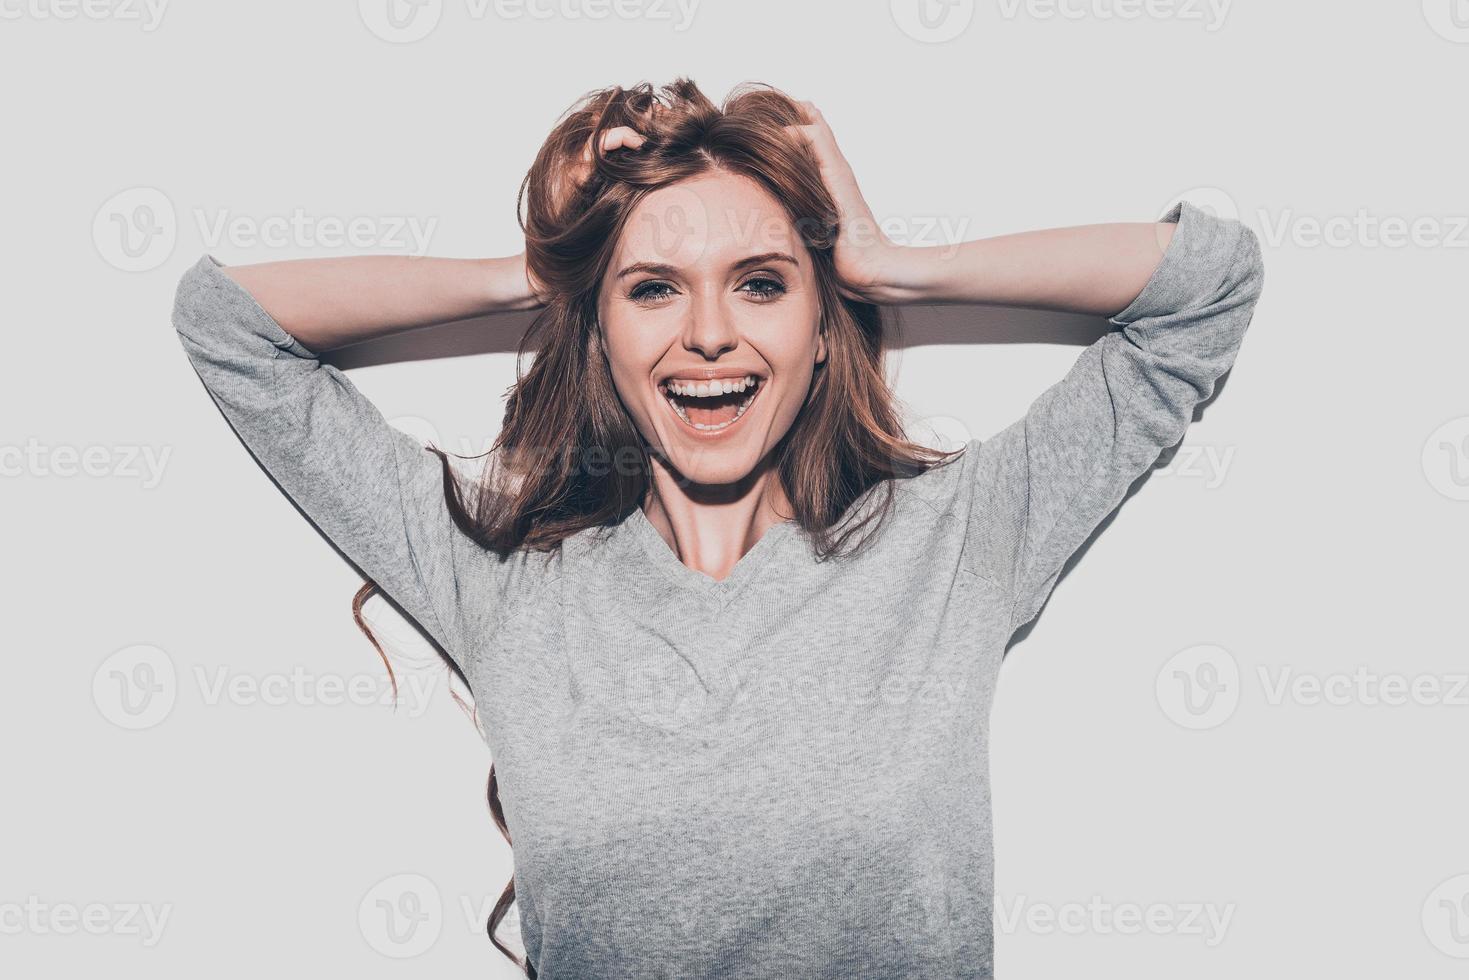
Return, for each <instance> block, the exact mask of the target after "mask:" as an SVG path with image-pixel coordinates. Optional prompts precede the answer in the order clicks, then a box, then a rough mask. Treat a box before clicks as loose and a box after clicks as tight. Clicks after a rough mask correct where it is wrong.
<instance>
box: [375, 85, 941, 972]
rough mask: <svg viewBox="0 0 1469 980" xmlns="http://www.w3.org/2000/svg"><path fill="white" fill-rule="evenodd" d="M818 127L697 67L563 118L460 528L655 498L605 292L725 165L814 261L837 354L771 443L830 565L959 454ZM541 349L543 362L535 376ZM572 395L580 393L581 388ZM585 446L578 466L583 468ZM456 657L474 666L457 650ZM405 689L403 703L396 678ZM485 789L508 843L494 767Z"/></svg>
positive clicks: (515, 538) (519, 540)
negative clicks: (712, 81)
mask: <svg viewBox="0 0 1469 980" xmlns="http://www.w3.org/2000/svg"><path fill="white" fill-rule="evenodd" d="M809 122H810V120H809V119H807V118H806V116H805V113H804V111H803V110H802V107H801V106H800V104H799V103H798V102H796V101H795V100H794V99H792V98H790V97H789V96H787V95H785V94H784V93H782V92H780V91H779V90H777V89H775V88H773V87H771V86H769V85H765V84H761V83H754V82H747V83H744V84H742V85H740V86H737V87H736V88H735V89H734V90H733V91H732V92H731V93H730V94H729V95H728V96H727V97H726V98H725V100H724V102H723V104H722V105H717V106H716V105H715V104H714V103H712V102H710V101H709V99H708V98H706V97H705V96H704V94H703V93H702V92H700V91H699V89H698V87H697V86H696V85H695V84H694V83H693V82H692V81H691V80H689V79H687V78H678V79H676V80H675V81H673V82H672V83H670V84H668V85H664V86H662V87H661V88H658V89H655V88H654V87H653V86H652V85H651V84H649V83H647V82H644V83H641V84H638V85H635V86H633V87H632V88H623V87H621V86H613V87H610V88H605V89H600V90H597V91H593V92H590V93H588V94H586V95H584V96H582V97H581V98H580V99H579V100H578V101H577V102H576V103H575V104H574V105H573V106H572V107H571V108H570V109H569V110H568V111H567V112H566V113H564V114H563V115H562V117H561V119H560V120H559V121H558V122H557V124H556V126H555V128H554V129H553V130H552V131H551V134H550V136H549V137H548V138H547V139H546V141H545V143H544V144H543V145H542V146H541V148H540V151H539V152H538V153H537V154H536V158H535V162H534V163H533V164H532V165H531V168H530V171H529V172H528V173H527V174H526V176H525V179H524V180H523V181H522V183H521V186H520V193H519V196H518V198H517V202H516V212H517V220H518V221H519V223H520V226H521V229H522V230H523V231H524V233H525V243H526V247H525V254H526V265H527V268H528V270H529V272H530V274H531V275H532V276H533V277H534V279H535V280H537V281H538V283H539V285H540V286H541V287H542V289H541V292H542V294H543V295H544V296H546V297H548V298H547V301H546V303H545V305H544V307H543V309H542V310H541V312H540V313H539V314H538V315H537V316H536V318H535V320H534V322H533V323H532V324H531V326H530V328H529V329H528V330H527V332H526V333H525V335H524V337H523V338H522V339H521V341H520V344H519V349H518V357H517V362H516V381H515V384H514V385H513V386H512V388H511V389H510V392H509V396H508V399H507V402H506V406H505V417H504V425H503V427H502V428H501V430H500V433H499V435H498V436H497V437H496V439H495V441H494V443H493V444H492V446H491V448H490V449H489V450H487V452H486V453H485V454H482V455H488V456H489V457H490V458H489V460H488V461H487V462H486V465H485V469H484V474H483V476H482V477H481V478H480V479H479V480H478V481H477V482H476V483H475V484H474V485H473V486H472V487H471V488H470V489H469V491H468V492H465V491H463V490H462V489H461V488H460V486H459V482H458V480H457V479H456V474H455V472H454V470H453V468H452V467H451V464H450V462H449V458H448V454H446V453H445V452H444V451H443V450H441V449H438V448H437V447H434V446H429V447H427V448H428V450H429V451H431V452H433V453H435V454H436V455H438V457H439V460H440V463H441V464H442V466H443V477H444V499H445V502H446V504H447V506H448V510H449V513H450V515H451V516H452V518H453V520H454V522H455V524H457V525H458V526H459V528H460V530H462V531H463V532H464V533H465V534H466V535H468V536H469V537H470V538H472V539H473V540H474V541H476V542H478V543H479V544H480V546H482V547H484V548H485V549H487V550H490V551H494V552H495V553H496V554H497V555H499V556H500V557H501V558H504V557H508V556H509V555H510V554H511V553H512V552H514V551H516V550H517V549H521V548H526V549H535V550H538V551H550V550H553V549H555V548H557V547H559V545H560V543H561V541H562V540H563V539H565V538H567V537H569V536H571V535H573V534H576V533H578V532H579V531H582V530H585V529H587V528H592V527H599V526H608V525H612V524H616V523H619V522H620V521H622V520H623V519H624V518H626V517H627V516H629V515H630V514H631V513H632V511H633V509H634V508H636V507H638V506H640V505H641V504H642V503H643V502H644V500H645V498H646V497H647V496H648V495H649V493H650V492H652V491H653V489H654V488H653V482H652V479H651V477H650V473H651V467H652V465H653V462H652V456H651V454H652V452H653V451H654V450H653V447H651V446H649V445H647V443H646V442H645V440H644V439H643V437H642V435H641V434H640V432H639V431H638V429H637V428H636V426H635V424H634V422H633V420H632V418H631V417H630V416H629V415H628V413H627V411H626V410H625V409H624V408H623V406H622V403H621V401H620V399H619V398H618V395H617V391H616V388H615V387H614V384H613V380H612V373H611V369H610V367H609V365H608V362H607V352H606V350H605V348H604V346H603V343H602V337H601V333H600V330H599V329H598V325H597V298H598V294H599V290H600V287H601V282H602V278H603V276H604V274H605V273H606V271H607V267H608V265H609V263H610V262H611V260H612V254H613V250H614V247H615V246H616V244H617V242H618V238H619V236H620V234H621V232H622V229H623V227H624V225H625V224H626V222H627V220H628V217H629V215H630V214H631V213H632V211H633V209H634V208H635V207H636V206H637V205H638V203H639V202H640V201H641V200H642V199H643V198H644V197H646V196H647V195H648V194H649V193H651V192H653V191H655V190H658V189H660V188H664V187H668V186H670V185H672V184H675V183H677V182H679V181H682V180H687V179H689V178H692V177H697V176H700V175H705V174H710V173H718V172H723V173H728V174H735V175H741V176H744V177H748V178H750V179H752V180H754V181H755V182H756V183H757V184H759V185H760V186H761V187H763V188H764V189H765V190H767V191H768V192H769V193H770V194H771V195H772V196H773V197H774V198H775V199H776V200H777V201H779V202H780V203H781V205H782V206H783V207H784V209H785V212H786V214H787V216H788V217H789V219H790V221H791V222H792V224H793V226H794V227H795V229H796V231H797V233H798V235H799V236H800V239H801V241H802V243H803V245H804V247H805V248H806V249H807V251H808V254H809V256H810V258H811V261H812V264H813V266H814V268H815V277H816V283H817V288H818V296H819V299H820V304H821V310H822V326H821V329H822V330H823V331H824V332H825V336H826V343H827V357H826V360H825V361H824V362H822V363H821V364H819V365H817V368H816V371H815V373H814V375H813V378H812V383H811V389H810V392H809V394H808V396H807V399H806V402H805V404H804V405H803V406H802V408H801V410H800V412H799V413H798V415H797V417H796V418H795V420H794V421H793V422H792V423H791V427H790V429H789V430H788V431H787V432H786V433H785V434H784V435H783V436H782V438H781V440H780V441H779V442H778V443H777V445H776V446H775V447H774V448H773V449H772V450H771V452H772V453H773V454H774V455H775V459H774V460H773V463H774V466H773V470H774V472H775V473H776V474H777V478H778V479H779V480H780V481H781V486H782V489H783V490H784V491H785V494H786V496H787V498H788V499H789V500H790V502H791V505H792V507H793V508H794V511H795V513H794V517H795V520H796V522H797V523H798V524H800V526H801V527H802V528H803V529H804V530H805V531H806V532H807V533H808V535H809V536H810V540H811V541H812V545H813V548H814V550H815V552H816V554H817V556H818V558H819V559H820V560H826V559H827V558H829V557H832V556H834V555H840V554H847V553H849V552H850V551H854V550H857V549H859V548H860V547H861V546H862V545H864V544H865V543H866V541H867V540H869V538H870V537H872V536H873V533H875V531H876V530H877V528H878V526H879V525H880V524H881V522H882V520H883V519H884V517H885V516H886V514H887V513H888V511H889V509H890V508H891V506H892V502H893V496H894V489H893V486H892V483H893V479H894V478H899V477H908V476H915V475H917V474H919V473H921V472H923V471H925V470H927V469H928V468H930V467H931V466H934V465H936V464H938V463H941V462H943V461H944V460H946V459H947V458H948V457H950V456H953V455H955V454H956V453H952V452H945V451H942V450H938V449H933V448H930V447H927V446H924V445H922V444H919V443H915V442H911V441H909V440H908V438H907V437H906V435H905V434H904V430H903V425H902V422H901V419H900V412H899V410H898V405H897V402H896V399H895V397H894V395H893V393H892V391H891V389H890V388H889V386H888V383H887V378H886V374H885V372H884V351H885V349H886V348H885V341H886V330H885V317H884V315H883V311H882V310H881V309H880V308H879V307H878V306H876V305H874V304H871V303H866V302H862V301H859V300H856V299H853V298H851V294H852V292H853V290H852V287H851V284H848V283H846V282H844V281H843V280H842V279H841V278H840V276H839V275H838V273H837V270H836V266H835V263H834V258H833V246H834V244H835V242H836V239H837V232H838V230H839V229H838V222H837V208H836V204H835V202H834V201H833V200H832V198H831V196H830V194H829V193H828V192H827V190H826V187H825V185H824V184H823V182H822V178H821V172H820V167H819V164H818V162H817V159H816V156H815V154H814V152H813V151H812V149H811V148H810V147H809V146H808V145H807V144H806V142H805V141H804V140H801V139H798V138H794V137H793V136H792V134H791V133H790V132H788V131H786V130H785V129H784V127H786V126H799V125H806V124H808V123H809ZM617 126H630V127H632V128H633V129H635V130H637V131H638V132H639V133H641V134H642V135H643V137H644V142H643V144H642V145H641V146H640V147H639V148H637V149H636V150H632V151H629V150H617V151H614V152H612V153H610V154H609V153H604V152H602V151H601V148H600V147H601V134H602V133H603V131H605V130H608V129H611V128H614V127H617ZM588 146H591V147H593V148H594V152H593V156H592V160H591V164H590V168H589V169H585V168H583V167H582V166H580V165H579V161H580V159H581V157H582V154H583V153H584V151H585V149H586V148H587V147H588ZM843 290H847V292H844V291H843ZM896 326H897V325H896V323H893V324H892V328H893V329H894V330H895V329H896ZM531 347H534V348H535V357H534V360H533V362H532V364H531V367H530V368H529V370H528V371H524V372H523V373H522V370H521V365H522V364H523V363H524V361H525V354H526V352H527V350H528V349H529V348H531ZM569 391H574V392H577V393H578V397H575V398H568V397H566V393H567V392H569ZM592 447H598V448H599V449H600V450H601V451H600V452H599V453H598V457H599V458H603V459H607V460H617V461H623V462H626V461H629V460H631V461H633V463H634V464H635V465H621V463H619V464H618V465H611V466H607V465H599V466H592V467H589V466H583V465H580V462H579V461H580V460H584V459H586V458H587V456H588V452H587V450H589V449H591V448H592ZM573 453H574V454H575V456H576V459H577V460H578V462H577V463H575V464H571V463H569V461H568V456H570V455H571V454H573ZM874 487H882V488H885V491H886V492H885V494H884V495H883V497H882V502H881V506H880V507H877V508H860V509H859V508H854V507H853V506H852V505H853V504H854V503H856V502H857V501H858V499H859V498H861V497H863V496H864V495H865V494H866V493H867V491H868V490H870V489H872V488H874ZM863 511H865V513H861V512H863ZM858 516H860V518H861V519H860V520H850V519H844V518H852V517H858ZM871 522H876V523H875V524H873V525H872V528H871V532H872V533H869V534H868V535H867V536H866V537H863V538H862V539H861V540H860V541H858V543H857V545H856V546H855V547H853V548H850V549H849V548H848V542H849V539H851V537H852V535H853V534H854V533H856V532H857V531H859V530H861V529H862V528H864V527H866V526H868V525H869V523H871ZM838 530H839V531H840V533H838ZM376 590H378V586H377V584H376V583H374V582H372V581H371V580H369V581H368V582H367V583H366V584H365V585H363V587H362V589H361V590H359V591H358V593H357V594H356V596H354V597H353V602H352V612H353V616H354V618H355V619H356V621H357V624H358V626H359V627H360V628H361V629H362V630H363V632H364V633H366V634H367V637H368V639H369V640H370V641H372V644H373V646H374V647H376V648H377V651H378V654H379V656H381V657H382V658H383V662H384V663H385V664H387V666H388V673H389V675H390V676H392V664H391V663H389V661H388V658H387V656H386V654H385V653H384V652H383V649H382V646H381V645H380V644H379V643H378V642H377V639H376V638H375V637H374V636H373V634H372V631H371V629H369V628H368V626H367V624H366V622H365V621H364V620H363V618H362V612H361V610H362V603H363V602H364V601H365V600H366V599H367V597H368V596H369V595H371V594H372V593H373V592H374V591H376ZM445 659H446V660H447V659H449V658H445ZM450 666H451V668H453V669H454V670H455V672H456V673H459V674H460V676H461V677H462V676H463V674H462V672H460V671H459V670H458V667H457V665H455V664H453V662H452V660H451V661H450ZM393 689H394V694H395V696H396V692H397V679H396V677H394V679H393ZM461 704H462V702H461ZM487 798H488V803H489V807H490V813H491V815H492V817H493V818H494V821H495V824H496V825H497V826H498V827H499V829H500V833H501V834H502V835H503V836H504V838H505V840H506V842H507V843H510V832H509V828H508V827H507V826H506V823H505V817H504V812H503V810H502V809H501V807H500V799H499V789H498V784H497V782H496V780H495V767H494V765H493V764H492V765H491V766H490V775H489V786H488V790H487ZM512 846H513V845H512ZM514 899H515V879H514V877H513V876H512V878H511V880H510V882H509V884H508V885H507V886H506V887H505V890H504V892H503V893H502V894H501V896H500V899H499V901H498V902H497V903H496V905H495V908H494V910H493V911H492V912H491V914H490V918H489V922H488V924H487V931H488V933H489V937H490V941H491V942H492V943H493V944H494V945H495V947H496V948H497V949H499V950H500V951H501V952H502V953H504V954H505V955H506V956H507V957H509V958H510V959H511V960H512V961H513V962H515V963H516V964H517V965H518V966H521V967H523V968H524V969H525V971H526V974H527V976H529V977H534V976H535V975H536V974H535V966H534V964H533V963H530V962H529V961H528V960H527V961H525V962H522V960H521V959H520V958H519V957H517V956H515V955H514V954H513V953H512V952H511V951H510V950H509V949H508V948H506V947H505V946H504V945H503V944H502V943H501V942H500V940H499V939H497V938H496V936H495V931H496V927H497V926H498V925H499V923H500V921H501V920H502V919H503V918H504V916H505V914H506V912H507V911H508V909H509V907H510V905H511V903H512V902H513V901H514Z"/></svg>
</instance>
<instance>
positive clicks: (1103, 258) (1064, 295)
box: [867, 222, 1175, 316]
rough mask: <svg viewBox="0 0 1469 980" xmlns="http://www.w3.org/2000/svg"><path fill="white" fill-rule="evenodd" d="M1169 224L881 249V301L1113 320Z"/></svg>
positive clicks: (876, 285)
mask: <svg viewBox="0 0 1469 980" xmlns="http://www.w3.org/2000/svg"><path fill="white" fill-rule="evenodd" d="M1174 228H1175V225H1173V224H1172V223H1170V222H1156V223H1155V222H1145V223H1127V224H1106V225H1084V226H1079V227H1074V228H1052V229H1047V230H1044V231H1028V232H1022V233H1021V234H1017V235H1001V236H998V237H995V238H982V239H978V240H976V241H971V242H964V243H963V244H961V245H958V246H935V247H904V246H896V245H891V244H884V245H883V248H885V249H886V254H885V255H883V256H881V257H880V258H879V259H878V261H877V265H876V267H877V268H878V269H879V270H880V278H878V279H877V280H875V281H873V282H871V283H870V284H868V287H867V291H868V294H869V295H870V296H872V297H873V298H874V300H875V301H876V302H879V303H889V304H900V303H996V304H1000V305H1003V306H1026V307H1035V308H1038V309H1049V310H1062V311H1067V312H1073V313H1090V314H1092V315H1094V316H1111V315H1112V314H1114V313H1116V312H1118V311H1119V310H1121V309H1123V308H1124V307H1125V306H1127V304H1129V303H1131V302H1132V301H1133V300H1134V299H1135V298H1136V297H1137V295H1138V293H1140V292H1142V289H1143V286H1144V285H1145V284H1146V283H1147V281H1148V278H1149V277H1150V276H1151V275H1152V274H1153V271H1154V270H1155V269H1157V267H1158V263H1159V261H1160V260H1161V259H1162V258H1163V253H1164V252H1165V251H1166V250H1167V248H1168V245H1169V243H1170V242H1172V240H1173V230H1174Z"/></svg>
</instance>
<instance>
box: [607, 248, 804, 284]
mask: <svg viewBox="0 0 1469 980" xmlns="http://www.w3.org/2000/svg"><path fill="white" fill-rule="evenodd" d="M767 262H789V263H790V264H791V265H793V266H796V267H797V268H800V263H799V262H797V261H796V260H795V259H794V258H792V257H791V256H790V255H788V254H787V253H785V252H762V253H761V254H759V255H749V256H746V257H745V258H743V259H740V260H739V261H738V262H736V263H735V264H734V265H733V266H732V268H733V269H735V270H740V269H747V268H749V267H750V266H752V265H764V264H765V263H767ZM639 272H645V273H648V274H649V275H654V276H676V275H678V273H679V268H678V266H675V265H667V264H665V263H662V262H634V263H633V264H632V265H630V266H628V267H627V268H625V269H623V270H622V271H621V272H619V273H618V274H617V275H616V277H615V278H617V279H621V278H623V277H624V276H631V275H634V274H636V273H639Z"/></svg>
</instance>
